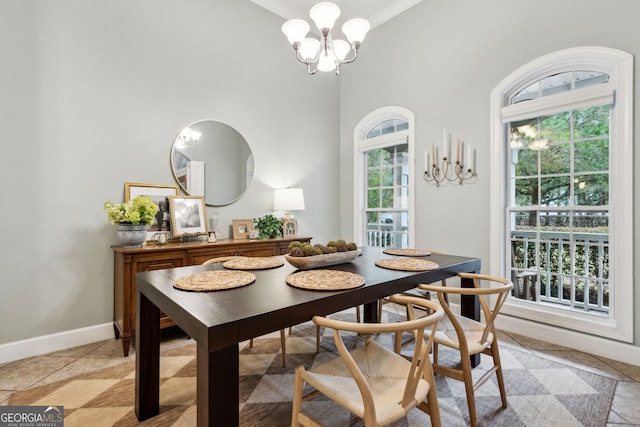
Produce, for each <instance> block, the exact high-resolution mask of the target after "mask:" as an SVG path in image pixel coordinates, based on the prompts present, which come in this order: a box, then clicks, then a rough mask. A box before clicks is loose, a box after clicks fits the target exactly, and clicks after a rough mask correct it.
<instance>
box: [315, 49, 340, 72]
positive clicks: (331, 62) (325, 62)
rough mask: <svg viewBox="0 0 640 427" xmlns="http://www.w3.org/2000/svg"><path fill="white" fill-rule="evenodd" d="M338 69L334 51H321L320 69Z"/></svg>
mask: <svg viewBox="0 0 640 427" xmlns="http://www.w3.org/2000/svg"><path fill="white" fill-rule="evenodd" d="M335 69H336V60H335V56H334V54H333V52H332V51H330V50H329V51H322V52H320V59H319V60H318V70H319V71H323V72H325V73H326V72H329V71H333V70H335Z"/></svg>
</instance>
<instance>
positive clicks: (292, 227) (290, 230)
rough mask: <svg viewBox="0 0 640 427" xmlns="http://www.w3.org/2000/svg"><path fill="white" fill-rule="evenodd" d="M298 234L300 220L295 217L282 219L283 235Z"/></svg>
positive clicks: (294, 235)
mask: <svg viewBox="0 0 640 427" xmlns="http://www.w3.org/2000/svg"><path fill="white" fill-rule="evenodd" d="M297 235H298V221H296V219H295V218H283V219H282V236H283V237H296V236H297Z"/></svg>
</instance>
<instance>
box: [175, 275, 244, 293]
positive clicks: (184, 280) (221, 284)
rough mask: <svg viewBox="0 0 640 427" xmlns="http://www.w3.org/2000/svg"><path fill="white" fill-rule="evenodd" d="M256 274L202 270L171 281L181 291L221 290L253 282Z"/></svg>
mask: <svg viewBox="0 0 640 427" xmlns="http://www.w3.org/2000/svg"><path fill="white" fill-rule="evenodd" d="M255 280H256V276H255V274H253V273H249V272H247V271H236V270H214V271H202V272H200V273H194V274H190V275H188V276H184V277H180V278H179V279H177V280H176V281H174V282H173V287H174V288H177V289H181V290H183V291H196V292H206V291H221V290H223V289H233V288H239V287H241V286H245V285H248V284H250V283H253V282H255Z"/></svg>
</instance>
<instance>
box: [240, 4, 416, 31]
mask: <svg viewBox="0 0 640 427" xmlns="http://www.w3.org/2000/svg"><path fill="white" fill-rule="evenodd" d="M251 1H252V2H253V3H255V4H257V5H258V6H261V7H263V8H265V9H267V10H270V11H271V12H273V13H275V14H276V15H279V16H282V17H283V18H284V19H293V18H301V19H304V20H305V21H307V22H309V24H311V26H312V27H313V22H312V21H311V18H309V9H311V7H312V6H313V5H315V4H316V3H319V2H320V0H251ZM421 1H422V0H332V3H335V4H337V5H338V7H340V10H341V12H342V13H341V14H340V18H338V21H337V23H336V26H337V27H338V28H339V26H342V23H343V22H345V21H346V20H347V19H351V18H365V19H366V20H368V21H369V22H370V23H371V28H375V27H377V26H378V25H380V24H382V23H383V22H385V21H388V20H389V19H391V18H393V17H394V16H396V15H398V14H400V13H402V12H404V11H405V10H407V9H409V8H410V7H411V6H413V5H415V4H417V3H420V2H421Z"/></svg>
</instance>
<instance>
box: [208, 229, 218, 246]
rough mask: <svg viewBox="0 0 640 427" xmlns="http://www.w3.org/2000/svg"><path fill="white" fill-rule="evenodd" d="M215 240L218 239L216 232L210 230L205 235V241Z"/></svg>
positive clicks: (213, 241) (211, 241)
mask: <svg viewBox="0 0 640 427" xmlns="http://www.w3.org/2000/svg"><path fill="white" fill-rule="evenodd" d="M217 241H218V238H217V237H216V232H215V231H210V232H209V235H208V236H207V242H209V243H215V242H217Z"/></svg>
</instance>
